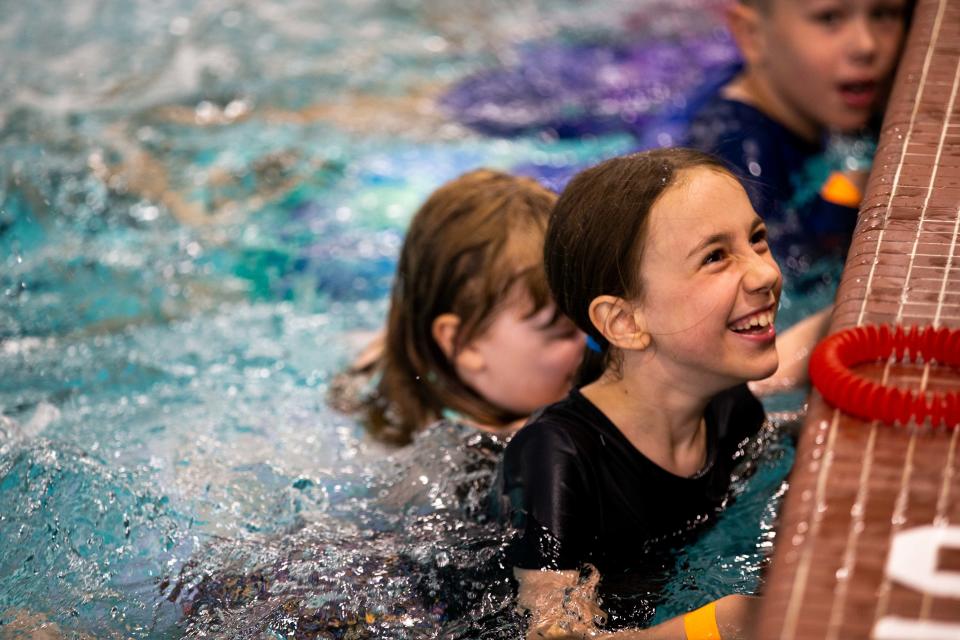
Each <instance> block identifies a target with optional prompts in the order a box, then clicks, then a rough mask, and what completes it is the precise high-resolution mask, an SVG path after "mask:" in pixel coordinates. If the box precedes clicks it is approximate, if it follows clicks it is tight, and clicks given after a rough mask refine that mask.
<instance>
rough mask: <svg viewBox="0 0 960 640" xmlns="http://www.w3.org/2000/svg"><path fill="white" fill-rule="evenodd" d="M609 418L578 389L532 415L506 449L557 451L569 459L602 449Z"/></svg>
mask: <svg viewBox="0 0 960 640" xmlns="http://www.w3.org/2000/svg"><path fill="white" fill-rule="evenodd" d="M605 420H606V417H605V416H603V414H601V413H599V410H598V409H597V408H596V407H595V406H594V405H593V404H592V403H591V402H590V401H589V400H587V399H586V398H584V397H583V395H582V394H581V393H580V392H579V391H578V390H576V389H574V390H573V391H571V392H570V393H569V394H568V395H567V397H566V398H564V399H563V400H560V401H559V402H555V403H553V404H550V405H547V406H545V407H543V408H541V409H539V410H538V411H536V412H535V413H534V414H533V415H531V416H530V419H529V420H528V421H527V423H526V424H525V425H524V426H523V427H522V428H521V429H520V430H519V431H518V432H517V433H516V435H514V436H513V439H512V440H511V441H510V444H509V445H508V447H507V451H508V452H509V451H510V450H511V449H514V450H517V449H520V448H526V447H530V448H532V449H534V450H536V451H544V450H547V449H549V450H554V451H559V452H566V453H569V454H570V455H578V454H582V453H583V452H585V451H588V450H592V449H594V448H595V447H598V446H602V445H603V433H604V432H605V431H606V430H607V428H606V425H605V424H604V421H605Z"/></svg>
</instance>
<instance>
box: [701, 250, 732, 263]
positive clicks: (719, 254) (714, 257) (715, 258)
mask: <svg viewBox="0 0 960 640" xmlns="http://www.w3.org/2000/svg"><path fill="white" fill-rule="evenodd" d="M725 256H726V254H725V253H724V251H723V249H714V250H713V251H711V252H710V253H708V254H707V255H706V256H705V257H704V258H703V264H713V263H715V262H720V261H721V260H723V258H724V257H725Z"/></svg>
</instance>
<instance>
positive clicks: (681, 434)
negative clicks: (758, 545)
mask: <svg viewBox="0 0 960 640" xmlns="http://www.w3.org/2000/svg"><path fill="white" fill-rule="evenodd" d="M544 253H545V256H546V269H547V278H548V281H549V284H550V288H551V291H552V292H553V294H554V298H555V299H556V301H557V305H558V307H559V308H560V310H561V311H562V312H564V313H565V314H566V315H568V316H569V317H570V318H571V319H572V320H573V321H574V322H575V323H576V324H577V326H578V327H579V328H580V329H581V330H583V331H584V332H586V333H587V334H588V335H589V336H590V337H591V338H592V339H593V340H594V341H595V342H596V343H597V344H599V345H600V346H601V348H602V350H603V353H604V359H605V366H604V371H603V373H602V375H601V376H600V377H599V379H597V380H596V381H594V382H592V383H590V384H588V385H586V386H584V387H583V388H581V389H575V390H573V391H571V392H570V394H569V395H568V396H567V397H566V398H565V399H564V400H562V401H560V402H558V403H555V404H553V405H551V406H549V407H547V408H546V409H544V410H543V411H541V412H540V413H539V414H537V415H536V416H535V417H534V418H533V419H532V420H531V422H530V423H528V424H527V425H526V426H525V427H524V428H523V429H521V430H520V432H519V433H518V434H517V435H516V436H515V437H514V439H513V440H512V441H511V443H510V444H509V445H508V447H507V450H506V453H505V458H504V463H503V470H502V482H503V486H502V495H503V496H504V500H505V502H506V503H508V505H509V508H510V509H511V511H512V513H513V516H514V521H515V523H516V524H518V525H519V526H520V528H521V531H522V535H521V536H520V537H519V538H518V540H517V542H516V543H515V546H514V549H513V556H512V557H513V564H514V574H515V576H516V577H517V579H518V582H519V602H520V604H521V605H522V606H523V607H525V608H527V609H528V610H529V611H530V613H531V621H530V627H529V633H528V637H584V636H587V635H589V636H591V637H593V636H594V635H595V634H597V633H598V632H606V631H612V630H617V629H620V631H618V632H617V633H616V634H615V635H614V636H613V637H623V638H647V637H663V638H685V637H688V638H694V637H704V638H706V637H720V635H721V634H722V637H724V638H731V637H740V635H741V634H742V633H743V632H744V627H745V625H746V624H747V618H748V614H749V612H750V611H751V605H750V602H749V600H750V599H749V598H747V597H745V596H728V597H725V598H722V599H721V600H719V601H718V602H716V603H714V604H712V605H708V608H707V609H705V610H703V611H700V612H698V613H695V614H688V616H686V617H685V618H676V619H673V620H670V621H667V622H665V623H663V624H661V625H658V626H657V627H653V628H651V629H645V630H644V629H639V627H642V626H643V625H644V624H646V623H647V621H648V620H649V617H650V615H651V613H652V608H653V606H654V605H655V604H656V601H657V597H658V590H659V589H660V588H661V586H662V584H663V582H664V580H665V579H666V578H667V577H669V572H670V571H671V570H672V566H673V565H672V558H673V555H672V551H671V550H672V549H675V548H676V547H677V546H678V545H682V544H684V543H686V542H688V541H689V540H691V539H692V537H693V536H695V535H697V534H698V533H699V532H700V531H702V530H703V528H704V526H706V525H707V524H708V523H710V522H711V521H712V520H713V518H714V516H715V515H716V513H717V511H718V510H719V509H720V508H721V507H722V506H723V504H724V501H725V500H726V498H727V496H728V488H729V484H730V477H731V472H732V471H733V469H734V465H735V463H736V460H737V458H738V454H739V453H740V452H741V448H742V446H743V445H744V443H745V442H746V441H747V440H748V439H749V438H750V437H751V436H752V435H754V434H755V433H756V432H757V430H758V429H759V427H760V426H761V424H762V422H763V420H764V412H763V408H762V406H761V405H760V403H759V402H758V401H757V400H756V398H754V397H753V395H751V393H750V391H749V390H748V389H747V387H746V385H745V383H746V382H747V381H750V380H759V379H762V378H765V377H767V376H769V375H770V374H772V373H773V372H774V371H775V370H776V369H777V365H778V357H777V350H776V345H775V330H774V317H775V315H776V312H777V304H778V300H779V296H780V289H781V276H780V270H779V268H778V267H777V264H776V262H775V261H774V259H773V257H772V256H771V254H770V250H769V248H768V246H767V238H766V230H765V227H764V224H763V221H762V220H761V219H760V218H759V217H758V216H757V214H756V212H755V211H754V210H753V207H752V206H751V205H750V200H749V199H748V197H747V194H746V193H745V191H744V189H743V188H742V187H741V185H740V183H739V182H738V181H737V180H736V179H735V178H734V177H733V176H732V175H731V174H730V172H729V171H728V170H727V169H725V168H724V166H723V165H722V164H721V163H720V162H718V161H717V160H715V159H713V158H712V157H710V156H706V155H704V154H701V153H699V152H696V151H690V150H685V149H661V150H656V151H650V152H646V153H640V154H636V155H631V156H626V157H620V158H614V159H612V160H608V161H606V162H604V163H601V164H599V165H597V166H596V167H593V168H591V169H588V170H586V171H584V172H582V173H580V174H579V175H578V176H576V177H575V178H574V179H573V180H572V181H571V182H570V184H569V186H568V187H567V189H566V190H565V191H564V192H563V194H562V195H561V197H560V200H559V202H558V203H557V206H556V208H555V210H554V214H553V217H552V218H551V221H550V225H549V227H548V230H547V238H546V241H545V246H544ZM585 567H589V568H590V569H589V571H587V572H586V573H583V571H584V568H585ZM587 576H589V577H587ZM604 617H606V620H607V624H606V626H605V627H601V628H599V629H598V627H597V620H601V619H603V618H604ZM711 633H714V634H715V635H713V636H711V635H710V634H711ZM698 634H699V635H698Z"/></svg>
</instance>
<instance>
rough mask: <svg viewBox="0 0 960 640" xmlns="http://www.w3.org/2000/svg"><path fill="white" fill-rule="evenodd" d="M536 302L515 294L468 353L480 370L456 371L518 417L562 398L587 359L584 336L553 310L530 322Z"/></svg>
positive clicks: (488, 397) (548, 307) (536, 314)
mask: <svg viewBox="0 0 960 640" xmlns="http://www.w3.org/2000/svg"><path fill="white" fill-rule="evenodd" d="M530 308H531V302H530V300H529V297H528V296H527V295H526V293H525V292H522V293H521V292H515V293H514V294H513V295H511V296H510V297H509V299H508V300H507V303H506V304H504V306H503V307H502V308H501V309H500V310H499V311H497V312H496V313H495V315H494V318H493V322H492V323H491V324H490V327H489V328H488V329H487V330H486V331H484V332H483V333H482V334H481V335H479V336H477V337H476V338H474V339H473V340H471V341H470V343H469V344H468V345H466V348H467V349H468V350H470V352H471V355H472V356H474V357H475V358H476V359H475V362H476V363H477V365H478V366H475V367H473V366H471V367H470V368H469V369H465V368H462V367H459V366H458V367H457V369H458V371H457V373H458V375H459V376H460V377H461V379H462V380H463V381H464V382H466V383H467V384H469V385H470V386H471V387H473V388H474V389H475V390H476V391H477V392H478V393H479V394H480V395H482V396H483V397H484V398H486V399H487V400H488V401H489V402H492V403H493V404H495V405H497V406H498V407H500V408H502V409H506V410H508V411H511V412H513V413H516V414H518V415H527V414H529V413H531V412H533V411H534V410H535V409H537V408H539V407H542V406H543V405H546V404H550V403H551V402H556V401H558V400H560V399H562V398H563V397H564V396H565V395H566V394H567V392H568V391H569V390H570V387H571V385H572V384H573V377H574V374H575V373H576V370H577V367H578V366H579V364H580V360H581V359H582V358H583V349H584V340H585V337H584V334H583V333H582V332H581V331H580V330H579V329H577V327H576V326H575V325H574V324H573V322H571V321H570V320H569V319H568V318H566V317H565V316H562V315H559V314H557V312H556V307H555V306H554V305H552V304H551V305H548V306H546V307H544V308H543V309H541V310H540V311H538V312H537V313H535V314H534V315H532V316H530V317H527V316H528V314H529V313H530Z"/></svg>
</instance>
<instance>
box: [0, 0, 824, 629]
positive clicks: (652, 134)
mask: <svg viewBox="0 0 960 640" xmlns="http://www.w3.org/2000/svg"><path fill="white" fill-rule="evenodd" d="M715 9H716V3H711V2H706V1H703V2H694V1H692V0H691V1H689V2H683V3H665V2H652V1H651V2H647V3H637V2H635V1H631V2H626V1H623V2H620V1H615V2H603V3H598V2H581V1H578V2H573V1H572V0H571V1H561V2H556V1H551V2H546V1H540V0H530V1H521V2H517V1H513V2H506V1H502V0H484V1H482V2H475V3H470V4H469V5H468V6H465V5H463V3H455V2H449V1H446V0H376V1H374V0H368V1H366V2H351V3H339V2H333V1H330V0H321V1H319V2H318V1H311V2H305V1H298V0H262V1H260V2H257V3H245V2H240V1H239V0H196V1H187V0H165V1H161V2H156V1H151V2H127V1H124V2H120V1H118V0H79V1H78V0H71V1H70V2H67V1H66V0H51V1H50V2H45V3H43V4H42V5H39V6H38V5H27V4H23V5H22V6H21V5H17V6H10V7H8V8H7V10H6V11H5V20H4V24H3V25H0V51H2V54H3V58H4V60H5V63H4V65H3V67H2V69H0V97H2V99H0V105H3V106H2V107H0V267H2V268H0V548H2V551H3V553H2V554H0V621H2V623H3V624H15V623H16V622H15V621H18V620H20V621H22V620H23V619H25V618H26V617H29V616H39V618H40V619H42V620H46V621H49V622H51V623H54V624H56V625H57V626H58V627H59V628H60V629H61V630H62V631H63V632H65V633H77V634H85V635H86V636H87V637H161V638H166V637H169V638H174V637H259V636H258V634H262V635H265V636H266V637H287V636H288V635H294V636H296V635H299V636H302V637H309V636H310V634H311V633H313V634H314V635H316V634H317V633H320V631H321V630H318V629H319V627H317V626H316V625H318V624H321V623H319V622H317V620H322V621H323V622H322V625H321V626H323V627H324V628H323V629H322V631H323V633H327V634H328V636H320V637H348V636H347V635H345V634H349V633H355V634H356V633H359V631H357V630H358V629H361V628H364V629H366V631H365V633H368V634H373V635H372V637H392V638H399V637H418V638H419V637H479V635H484V637H503V638H508V637H517V634H518V629H519V627H518V624H519V618H517V616H516V615H515V614H514V613H513V610H512V606H511V601H510V595H509V584H508V580H507V579H506V578H505V576H504V573H503V571H502V570H501V571H499V572H498V568H497V563H498V558H500V557H501V554H502V545H503V543H504V534H503V532H500V531H498V530H496V528H495V527H494V526H493V525H491V524H489V523H484V522H481V521H478V520H477V519H476V518H473V517H468V516H467V515H465V514H464V513H463V510H462V505H460V506H458V505H456V504H453V502H455V500H454V497H455V496H456V495H457V494H456V491H455V490H454V488H453V486H454V485H456V482H457V481H460V480H462V479H463V476H462V474H459V473H458V472H457V469H458V467H457V466H456V464H455V463H456V462H457V459H456V458H455V457H454V458H451V457H450V454H449V450H450V449H451V448H453V449H456V447H457V446H459V445H457V441H456V437H455V435H451V434H449V433H446V434H444V433H437V434H430V435H428V436H426V437H424V438H423V439H421V441H419V442H418V443H416V444H415V445H414V446H413V448H411V449H409V450H407V451H404V452H401V453H399V454H397V455H396V456H395V457H394V458H390V459H389V460H390V462H389V463H384V460H386V459H387V456H388V455H390V454H391V453H392V452H391V451H390V450H388V449H386V448H385V447H384V446H381V445H379V444H377V443H375V442H373V441H371V440H370V439H369V438H368V437H366V436H365V435H364V432H363V430H362V428H361V427H360V426H359V425H358V424H357V423H356V422H355V421H354V420H353V419H351V418H350V417H349V416H344V415H341V414H338V413H337V412H335V411H333V410H332V409H330V408H329V407H328V406H327V405H326V403H325V400H324V398H325V395H326V392H327V388H328V385H329V383H330V381H331V379H332V377H333V376H334V375H335V374H336V373H337V372H338V370H339V369H340V368H342V367H343V365H344V364H345V363H346V362H347V361H348V360H349V359H350V358H351V356H352V355H353V354H355V353H356V352H357V351H358V350H359V349H360V348H361V347H362V346H363V345H364V344H365V341H366V340H367V339H368V338H369V336H370V334H371V332H373V331H375V330H376V329H377V328H378V327H379V326H380V325H381V324H382V322H383V319H384V314H385V310H386V296H387V293H388V291H389V287H390V284H391V281H392V274H393V270H394V267H395V264H396V258H397V254H398V251H399V247H400V244H401V242H402V238H403V232H404V228H405V225H406V223H407V221H408V220H409V218H410V216H411V215H412V214H413V212H414V211H415V209H416V207H417V206H418V204H419V203H420V202H421V201H422V200H423V198H424V197H425V196H426V195H427V194H428V193H429V192H430V191H431V190H432V189H433V188H435V187H436V186H437V185H439V184H440V183H441V182H443V181H445V180H447V179H449V178H452V177H454V176H456V175H458V174H460V173H462V172H464V171H466V170H469V169H472V168H475V167H477V166H491V167H495V168H501V169H506V170H516V171H520V172H524V173H528V174H531V175H535V176H537V177H539V178H540V179H542V180H543V181H544V182H546V183H548V184H551V185H552V186H555V187H559V186H562V183H563V181H564V180H565V179H566V178H567V177H569V175H571V174H572V172H573V171H574V170H575V169H576V167H580V166H584V165H586V164H590V163H592V162H595V161H598V160H600V159H603V158H606V157H609V156H612V155H615V154H618V153H623V152H625V151H628V150H631V149H634V148H636V147H637V146H638V144H641V145H642V144H649V143H650V142H651V141H659V142H660V143H667V142H669V141H670V135H672V134H671V132H670V130H668V129H663V130H655V129H654V128H653V125H652V124H651V123H652V122H653V121H654V120H655V117H656V116H657V114H658V113H659V112H660V111H662V110H664V109H666V108H667V107H669V106H671V105H673V106H676V105H678V104H680V103H682V102H683V100H684V96H685V94H686V92H689V91H690V90H691V89H692V88H693V87H694V86H696V85H697V84H699V83H700V82H702V81H703V80H704V78H705V74H706V73H708V72H709V70H710V69H711V68H712V66H713V65H720V64H722V63H725V62H729V61H730V60H731V59H732V57H733V56H734V53H733V50H732V47H731V45H730V42H729V38H728V37H727V36H726V34H725V33H724V32H723V30H722V29H720V28H719V26H718V25H719V18H718V15H719V14H718V13H717V12H716V10H715ZM577 61H580V62H581V63H583V64H584V65H585V66H583V67H579V68H574V65H575V64H576V62H577ZM650 61H656V68H657V69H667V70H668V71H669V73H666V72H664V73H663V74H661V75H654V74H651V73H647V74H644V73H640V72H638V71H637V69H638V65H640V67H639V69H640V71H643V69H644V67H643V66H642V65H643V64H652V63H651V62H650ZM650 68H653V67H650ZM588 70H589V73H587V71H588ZM597 70H599V72H598V73H597ZM561 72H562V73H561ZM598 78H599V79H598ZM664 136H666V137H664ZM638 140H639V141H640V142H638ZM788 303H789V304H787V305H785V308H784V311H783V313H782V317H781V319H780V320H779V321H780V322H781V323H783V324H784V325H788V324H790V323H791V322H792V321H794V320H795V319H796V318H798V317H800V316H801V315H802V313H803V312H804V310H806V309H809V308H816V307H817V306H818V305H819V304H820V303H822V300H811V299H788ZM791 305H792V306H791ZM779 402H782V403H784V404H783V406H776V407H775V408H787V407H789V406H793V405H796V404H797V403H798V399H797V398H796V397H794V398H792V399H788V400H787V401H779ZM771 406H774V405H771ZM451 438H453V439H454V441H451ZM759 442H760V443H761V445H758V446H757V447H756V449H755V451H754V452H753V454H752V455H751V456H748V458H749V461H748V463H749V465H750V466H752V467H755V468H756V471H755V473H753V474H752V475H750V479H749V480H745V481H744V482H742V483H740V484H738V486H737V489H736V492H737V493H739V494H740V495H739V496H738V498H737V500H735V501H734V502H733V503H732V506H731V508H730V509H729V510H728V511H727V512H726V513H725V514H724V515H723V516H722V517H721V519H720V522H719V523H718V526H717V527H716V528H715V529H713V530H712V532H711V533H710V535H708V536H705V537H704V538H703V539H702V540H701V541H700V542H699V543H698V545H697V546H695V547H694V548H693V549H692V550H690V551H689V553H685V554H682V555H681V558H680V562H679V564H678V567H677V570H678V572H677V577H676V580H675V581H674V582H673V583H672V584H671V585H670V587H669V593H670V594H671V598H670V599H669V601H668V602H667V603H666V604H664V605H663V606H662V607H661V608H660V609H658V611H657V618H658V619H662V618H664V617H668V616H669V615H670V614H671V612H673V613H675V612H679V611H683V610H686V609H689V608H690V606H692V605H695V604H699V603H700V601H702V600H704V599H709V598H710V597H711V596H713V597H716V596H718V595H723V594H725V593H729V592H732V591H735V592H741V593H752V592H755V591H756V590H757V589H758V588H759V585H760V584H761V575H762V570H763V567H764V564H765V559H766V557H767V556H768V554H769V548H770V546H771V545H772V544H773V537H774V534H773V521H774V519H775V515H776V506H777V504H779V498H780V496H781V494H782V492H783V490H784V486H785V477H786V473H787V471H788V470H789V467H790V463H791V462H792V456H793V450H792V444H791V438H790V436H789V435H788V434H785V433H784V432H783V430H779V431H778V430H774V431H773V432H771V433H767V434H766V435H765V436H764V437H763V438H761V439H760V441H759ZM451 465H453V466H451ZM406 483H413V484H414V485H416V486H417V491H416V492H414V493H412V494H410V495H407V496H406V497H405V498H404V502H403V504H402V505H401V506H397V504H396V503H395V501H394V502H393V503H391V501H390V500H389V499H388V498H390V496H391V495H392V494H391V489H390V487H393V486H401V485H404V486H405V484H406ZM451 483H452V484H451ZM391 505H392V506H391ZM218 576H219V577H218ZM222 576H227V577H222ZM229 576H233V577H236V578H237V579H239V580H241V583H242V584H241V587H240V590H241V591H244V592H245V593H247V595H248V596H249V594H250V593H253V592H256V589H257V588H260V589H261V591H260V592H257V593H261V595H262V596H263V597H261V598H252V599H251V598H249V597H247V596H245V597H244V598H239V599H235V601H231V602H232V605H230V606H232V607H233V608H232V610H230V611H223V610H222V609H223V606H222V605H224V602H223V601H219V604H218V605H217V606H209V607H206V608H205V609H204V613H203V614H202V615H200V614H198V613H197V611H199V610H200V609H201V608H202V607H200V606H199V605H198V604H197V603H198V602H199V601H198V600H197V598H202V593H203V592H204V591H203V590H204V589H207V591H208V592H210V590H211V589H213V587H210V586H209V585H217V584H220V585H222V584H223V583H224V581H225V580H228V577H229ZM257 576H259V578H258V577H257ZM464 576H468V577H464ZM229 579H233V578H229ZM258 580H260V581H259V582H257V581H258ZM255 584H260V585H261V586H260V587H255V586H253V585H255ZM214 590H215V589H214ZM251 590H253V591H251ZM454 592H455V593H454ZM414 593H415V594H419V595H420V596H421V597H418V598H412V597H411V594H414ZM197 594H201V595H197ZM191 598H192V600H191ZM454 601H456V603H455V604H453V603H454ZM227 604H230V603H227ZM361 605H362V606H361ZM306 609H310V610H311V611H314V612H316V611H320V612H321V613H320V614H317V615H313V617H312V618H310V619H309V620H307V619H306V618H305V617H304V616H303V615H301V614H302V612H303V611H304V610H306ZM455 609H456V611H455ZM186 611H192V612H193V615H191V616H187V615H186V614H185V612H186ZM297 612H300V613H297ZM455 614H456V615H455ZM307 618H309V616H307ZM464 619H470V620H472V621H473V622H472V623H471V624H473V626H470V624H468V625H467V626H464V624H465V623H463V622H462V621H463V620H464ZM311 624H312V625H314V626H313V627H310V626H309V625H311ZM311 629H312V631H311ZM351 629H352V630H353V631H350V630H351ZM357 637H362V636H357Z"/></svg>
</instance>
